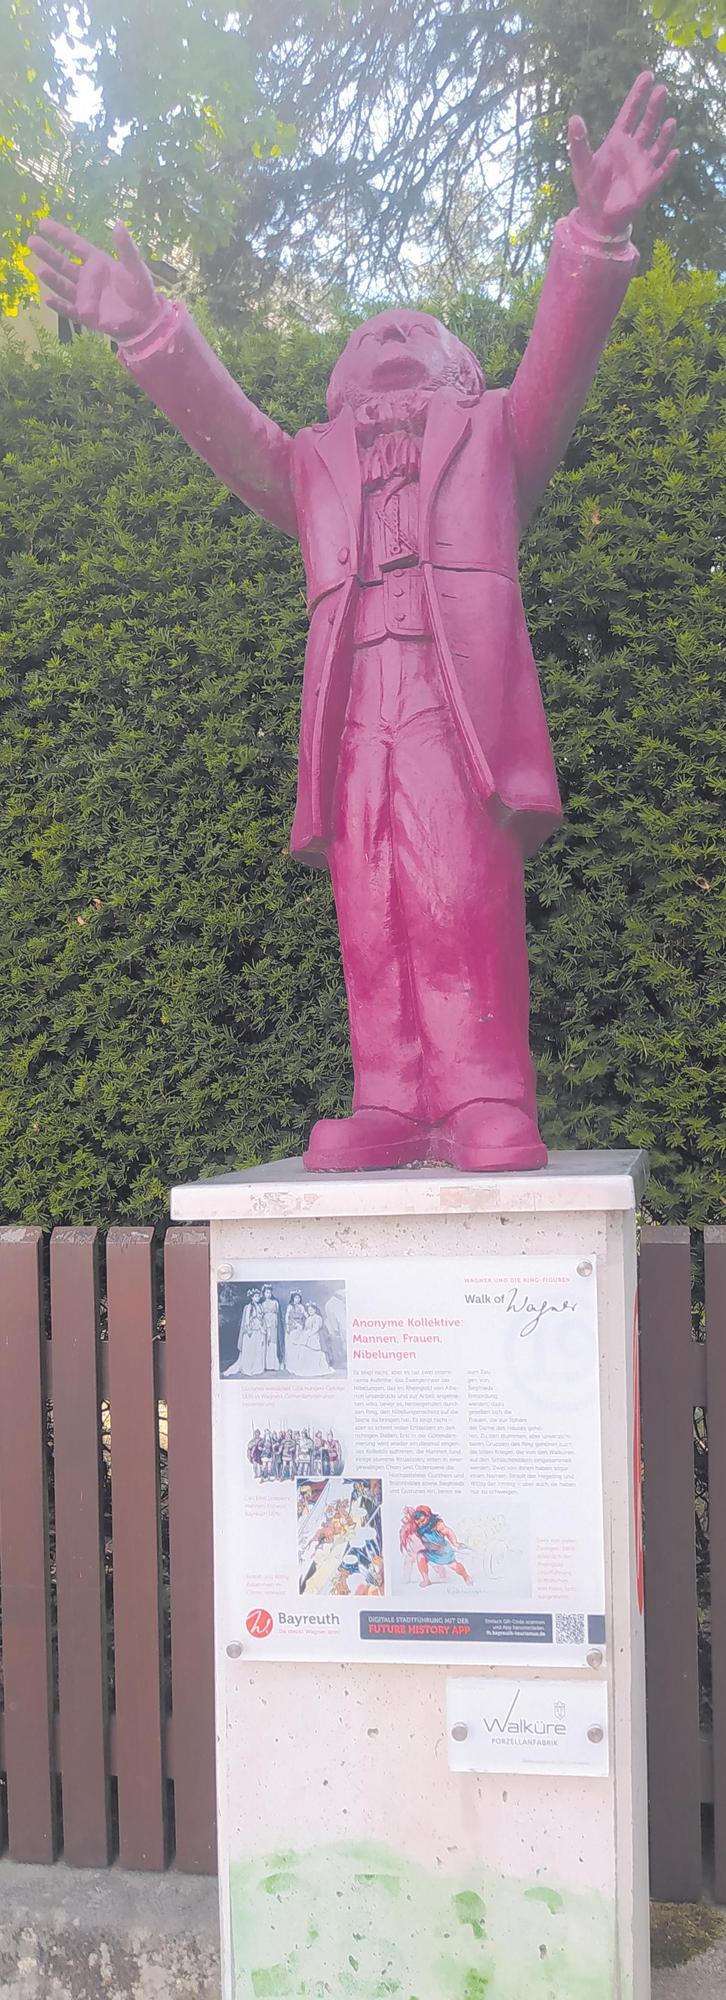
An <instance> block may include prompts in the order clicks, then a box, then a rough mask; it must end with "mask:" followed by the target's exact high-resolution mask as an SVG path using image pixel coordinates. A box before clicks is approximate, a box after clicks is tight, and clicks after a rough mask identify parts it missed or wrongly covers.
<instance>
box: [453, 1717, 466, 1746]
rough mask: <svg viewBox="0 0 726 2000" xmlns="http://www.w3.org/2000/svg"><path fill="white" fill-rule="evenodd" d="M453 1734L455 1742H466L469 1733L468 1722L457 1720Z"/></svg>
mask: <svg viewBox="0 0 726 2000" xmlns="http://www.w3.org/2000/svg"><path fill="white" fill-rule="evenodd" d="M451 1734H452V1736H453V1738H454V1742H455V1743H465V1742H466V1739H467V1736H468V1734H469V1727H468V1724H467V1723H466V1722H455V1723H454V1727H453V1729H452V1731H451Z"/></svg>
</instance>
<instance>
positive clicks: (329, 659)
mask: <svg viewBox="0 0 726 2000" xmlns="http://www.w3.org/2000/svg"><path fill="white" fill-rule="evenodd" d="M637 262H638V256H637V252H636V251H635V249H634V248H633V247H632V245H631V244H629V243H628V244H623V245H617V246H616V247H614V246H612V245H607V244H605V243H602V242H600V241H599V240H598V239H596V238H594V237H590V236H589V235H588V234H587V233H586V232H585V230H584V229H583V228H582V227H581V225H580V223H579V221H578V219H577V214H576V213H575V214H574V215H572V216H568V217H567V218H565V219H564V220H562V221H560V222H559V223H558V224H557V227H556V229H555V236H554V244H553V248H552V253H551V256H550V260H549V264H548V268H547V274H546V277H545V281H544V285H543V288H542V293H541V297H540V301H539V306H538V309H537V314H536V318H535V323H534V327H533V329H532V333H531V336H530V340H529V343H528V346H527V350H526V353H525V355H524V357H523V359H522V361H521V363H520V366H519V369H518V370H517V374H516V376H515V378H514V381H513V383H512V385H511V388H509V389H495V390H485V392H484V394H483V395H482V396H480V397H478V398H476V399H475V400H473V401H472V400H462V399H460V398H458V397H457V396H456V394H455V393H454V392H453V391H452V390H451V389H448V388H444V389H441V390H439V391H437V392H436V393H435V394H434V396H433V397H432V400H431V404H430V407H429V411H428V415H427V419H426V429H425V434H424V440H423V447H422V457H421V472H420V500H419V555H420V560H421V563H422V566H423V573H424V578H425V589H426V596H427V601H428V606H429V612H430V618H431V629H432V631H433V634H434V637H435V639H436V641H437V651H438V657H439V662H440V668H441V672H442V676H443V681H444V686H445V690H446V697H447V700H448V702H449V705H450V708H451V712H452V715H453V717H454V720H455V723H456V728H457V732H458V736H459V739H460V742H461V746H462V753H463V755H464V757H465V759H466V763H467V766H468V769H469V772H470V775H471V778H472V780H473V783H474V786H475V789H476V791H477V792H478V794H479V796H480V797H481V799H482V801H484V800H486V799H488V798H489V797H491V796H492V795H493V794H496V795H497V796H498V798H499V800H500V801H501V802H502V804H503V806H504V807H505V808H506V809H507V810H508V811H509V812H511V813H512V814H513V815H515V816H516V820H515V824H516V825H517V826H518V828H519V831H520V835H521V841H522V846H523V848H524V850H525V851H526V852H532V851H533V850H534V849H535V848H536V847H537V846H538V845H539V843H540V841H541V840H543V839H544V838H545V836H546V834H547V833H548V832H549V831H550V830H551V829H552V827H553V826H554V825H555V824H556V823H557V820H558V819H559V816H560V799H559V793H558V789H557V779H556V776H555V768H554V762H553V757H552V749H551V745H550V739H549V733H548V730H547V724H546V721H545V716H544V710H543V707H542V698H541V694H540V689H539V681H538V677H537V670H536V667H535V663H534V659H533V655H532V649H531V645H530V642H529V636H528V632H527V626H526V622H525V617H524V610H523V607H522V599H521V594H520V589H519V581H518V573H517V549H518V544H519V539H520V535H521V532H522V528H523V526H524V525H525V524H526V521H527V520H528V518H529V516H530V514H531V511H532V508H533V507H534V506H535V504H536V502H537V501H538V499H539V498H540V495H541V494H542V492H543V490H544V488H545V486H546V484H547V481H548V479H549V478H550V475H551V473H552V472H553V470H554V468H555V466H556V465H557V463H558V460H559V458H560V457H561V455H562V452H563V451H564V448H565V445H566V443H567V440H568V438H569V436H570V433H571V431H572V429H573V426H574V424H575V422H576V420H577V417H578V415H579V412H580V410H581V408H582V405H583V402H584V400H585V397H586V395H587V391H588V388H589V386H590V383H591V381H592V377H593V375H594V372H595V368H596V366H597V362H598V359H599V356H600V353H601V351H602V348H603V345H604V343H605V340H606V338H607V334H608V330H609V328H610V325H611V322H612V320H613V318H614V316H615V313H616V312H617V309H618V307H619V305H620V303H621V301H622V298H623V296H624V293H625V291H626V289H627V286H628V283H629V281H630V278H631V277H632V275H633V271H634V269H635V268H636V266H637ZM121 358H122V360H123V361H124V362H125V364H126V366H127V367H129V368H130V370H131V372H132V373H133V374H134V376H135V377H136V379H137V380H138V381H139V382H140V383H141V385H142V387H143V388H144V389H145V390H146V391H147V393H148V395H150V396H151V397H152V398H153V400H154V402H155V403H157V404H158V405H159V406H160V408H161V409H163V410H165V411H166V413H167V415H168V416H169V417H171V419H172V421H173V423H174V424H175V425H176V427H177V429H178V430H180V431H181V432H182V435H183V436H184V437H185V438H186V439H187V441H188V443H189V444H191V445H192V446H193V448H194V450H195V451H196V452H198V453H199V455H200V456H201V457H202V458H204V459H206V461H207V463H208V464H209V465H210V466H212V468H213V470H214V471H215V472H216V473H217V474H218V476H219V478H220V479H222V480H223V481H224V483H225V484H226V485H228V486H229V487H231V489H232V491H233V492H234V493H237V494H238V495H239V497H240V499H242V500H244V501H246V503H247V505H248V506H249V507H252V508H254V509H255V510H256V512H257V513H260V514H263V515H265V516H266V518H267V519H268V520H270V521H272V522H274V523H275V525H276V526H278V527H280V528H282V529H284V530H285V531H286V532H287V533H288V534H290V535H298V536H299V538H300V542H301V545H302V552H303V557H304V561H305V569H306V573H307V583H308V604H309V607H310V614H311V619H310V635H309V639H308V645H307V653H306V658H305V674H304V680H303V694H302V712H301V726H300V762H299V777H298V796H297V808H296V812H295V819H294V824H293V829H292V836H291V847H292V851H293V853H295V854H297V855H298V856H299V857H300V858H301V859H302V860H306V861H310V862H313V863H316V862H317V863H320V862H324V858H325V844H326V840H327V838H328V834H329V828H330V809H331V799H332V790H333V782H334V777H335V771H336V767H337V758H338V747H339V743H340V735H341V730H342V724H343V718H344V715H345V708H346V702H347V696H348V683H349V675H350V665H351V657H352V645H351V637H350V629H351V618H350V611H351V607H352V603H353V599H354V594H355V588H356V575H357V552H358V541H359V535H360V527H361V488H360V473H359V466H358V453H357V447H356V438H355V424H354V419H353V415H352V412H351V411H350V410H349V409H348V408H346V409H344V410H343V411H342V413H341V415H340V416H338V417H337V418H336V419H335V421H334V422H332V423H328V424H320V425H314V426H313V427H312V428H309V429H305V430H301V431H298V433H297V436H296V437H295V438H291V437H289V436H288V435H287V433H286V432H284V431H282V430H281V429H280V427H279V426H278V425H277V424H275V423H273V422H272V421H271V420H270V418H269V417H266V416H264V415H263V414H262V412H261V411H259V410H258V409H257V408H256V407H255V405H254V404H253V403H251V402H250V401H249V399H248V398H247V397H246V396H245V395H244V393H243V391H242V390H241V389H240V388H239V386H238V384H237V383H236V382H234V381H233V379H232V377H231V376H230V375H228V373H227V371H226V369H224V368H223V366H222V364H221V362H220V361H219V360H218V358H217V356H216V355H215V354H214V353H213V352H212V349H211V348H210V347H209V346H208V345H207V343H206V341H205V340H204V338H203V336H202V334H201V333H200V332H199V330H198V328H197V327H196V326H195V324H194V321H193V320H192V319H191V318H190V316H189V314H188V313H187V312H186V310H185V309H184V308H183V307H179V306H177V305H170V306H169V307H168V310H167V311H166V313H165V314H164V316H163V318H162V320H161V322H160V324H159V325H158V327H157V329H156V330H155V331H154V332H153V333H152V334H151V335H150V336H144V337H142V338H141V339H139V340H136V341H135V342H131V343H129V345H128V346H127V347H125V348H124V349H123V350H122V354H121Z"/></svg>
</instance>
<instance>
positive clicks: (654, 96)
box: [638, 83, 668, 145]
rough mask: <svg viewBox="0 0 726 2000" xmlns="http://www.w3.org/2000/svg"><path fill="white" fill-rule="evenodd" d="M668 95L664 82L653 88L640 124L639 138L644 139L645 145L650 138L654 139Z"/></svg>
mask: <svg viewBox="0 0 726 2000" xmlns="http://www.w3.org/2000/svg"><path fill="white" fill-rule="evenodd" d="M667 96H668V91H667V89H666V86H665V84H664V83H657V84H656V86H655V90H651V93H650V96H649V98H648V102H647V104H646V107H645V110H644V112H643V116H642V118H641V121H640V124H639V126H638V138H639V139H640V140H642V142H643V145H647V143H648V141H649V139H652V137H653V133H654V131H655V129H656V126H657V124H658V120H659V118H660V114H661V111H662V110H663V106H664V104H665V101H666V98H667Z"/></svg>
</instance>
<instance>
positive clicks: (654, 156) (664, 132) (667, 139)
mask: <svg viewBox="0 0 726 2000" xmlns="http://www.w3.org/2000/svg"><path fill="white" fill-rule="evenodd" d="M675 134H676V120H675V118H666V121H665V124H664V125H661V128H660V131H659V133H658V137H657V139H654V140H653V144H652V146H651V148H650V155H649V157H650V159H651V160H652V162H653V165H654V167H655V166H659V165H660V162H661V160H664V159H665V157H666V153H668V152H670V149H671V141H672V140H673V139H674V138H675Z"/></svg>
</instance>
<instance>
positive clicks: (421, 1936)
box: [230, 1841, 614, 2000]
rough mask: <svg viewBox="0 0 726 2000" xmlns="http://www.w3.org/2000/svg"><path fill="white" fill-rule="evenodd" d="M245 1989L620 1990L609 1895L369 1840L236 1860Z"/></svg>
mask: <svg viewBox="0 0 726 2000" xmlns="http://www.w3.org/2000/svg"><path fill="white" fill-rule="evenodd" d="M230 1893H231V1908H232V1929H233V1941H234V1963H235V1968H236V1987H235V2000H610V1996H611V1994H612V1991H613V1983H614V1961H613V1952H614V1945H613V1936H614V1922H613V1911H612V1907H611V1906H609V1905H608V1904H607V1902H606V1901H605V1899H604V1898H603V1897H601V1896H598V1895H596V1894H595V1893H594V1892H591V1893H579V1894H578V1893H575V1892H574V1891H570V1890H560V1889H556V1888H554V1887H553V1886H551V1885H549V1884H547V1885H545V1884H541V1883H532V1882H520V1881H513V1880H509V1879H507V1878H505V1877H504V1876H500V1875H496V1874H494V1873H493V1872H492V1871H491V1870H486V1871H485V1870H484V1869H482V1870H481V1871H472V1872H471V1873H470V1874H467V1875H466V1876H465V1877H463V1878H462V1876H461V1875H457V1874H446V1873H445V1872H444V1871H443V1870H440V1869H437V1868H434V1867H431V1868H424V1867H422V1866H420V1865H419V1864H418V1863H417V1862H415V1861H411V1860H408V1859H407V1858H406V1857H405V1856H403V1855H399V1854H397V1853H395V1852H394V1851H393V1850H392V1849H390V1848H387V1847H384V1846H383V1845H382V1844H379V1843H377V1842H373V1841H358V1842H356V1841H349V1842H342V1841H341V1842H334V1843H332V1844H330V1845H328V1846H324V1847H323V1846H321V1847H317V1848H312V1849H311V1850H309V1851H308V1852H306V1853H300V1854H293V1853H287V1854H285V1855H284V1856H283V1855H280V1854H276V1855H270V1854H266V1855H261V1856H259V1857H258V1858H256V1859H255V1860H252V1861H247V1862H237V1863H233V1865H232V1868H231V1870H230Z"/></svg>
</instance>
